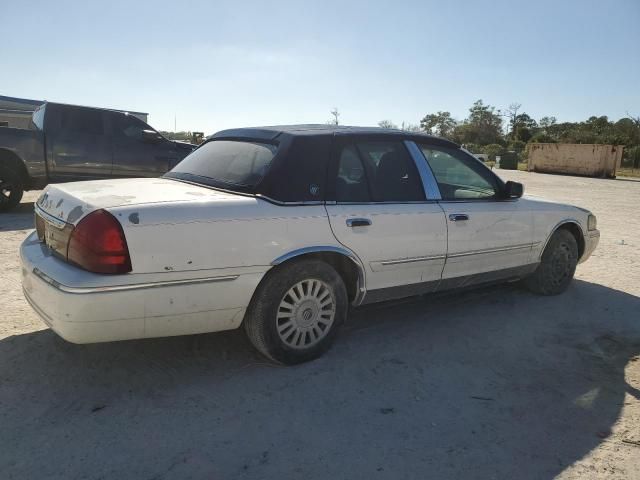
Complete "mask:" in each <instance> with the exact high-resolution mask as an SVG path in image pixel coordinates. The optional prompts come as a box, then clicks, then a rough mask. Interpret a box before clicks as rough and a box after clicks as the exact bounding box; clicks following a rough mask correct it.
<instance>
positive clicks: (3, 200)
mask: <svg viewBox="0 0 640 480" xmlns="http://www.w3.org/2000/svg"><path fill="white" fill-rule="evenodd" d="M23 193H24V185H23V182H22V178H21V177H20V174H19V173H18V172H16V171H15V170H13V169H12V168H9V167H7V166H5V165H0V212H7V211H9V210H11V209H12V208H14V207H15V206H16V205H18V204H19V203H20V200H21V199H22V194H23Z"/></svg>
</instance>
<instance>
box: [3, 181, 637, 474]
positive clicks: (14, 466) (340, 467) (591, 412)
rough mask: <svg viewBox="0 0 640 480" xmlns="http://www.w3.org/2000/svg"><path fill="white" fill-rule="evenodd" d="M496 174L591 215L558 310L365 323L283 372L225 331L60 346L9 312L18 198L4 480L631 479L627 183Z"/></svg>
mask: <svg viewBox="0 0 640 480" xmlns="http://www.w3.org/2000/svg"><path fill="white" fill-rule="evenodd" d="M498 172H499V173H500V174H501V175H502V176H503V178H506V179H513V180H517V181H521V182H523V183H524V184H525V189H526V191H527V192H528V193H532V194H535V195H540V196H545V197H548V198H552V199H556V200H560V201H567V202H571V203H574V204H577V205H580V206H582V207H585V208H589V209H591V210H592V211H593V212H594V213H595V214H596V215H597V217H598V222H599V228H600V230H601V232H602V237H601V241H600V245H599V247H598V249H597V250H596V252H595V254H594V256H593V257H592V258H591V259H590V260H589V261H588V262H587V263H586V264H584V265H581V266H579V267H578V272H577V278H576V280H575V282H574V283H573V284H572V286H571V287H570V289H569V291H568V292H566V293H565V294H563V295H561V296H558V297H551V298H543V297H537V296H534V295H532V294H530V293H528V292H526V291H523V290H521V289H519V288H518V287H517V286H514V285H506V286H497V287H490V288H484V289H481V290H476V291H472V292H468V293H464V294H462V295H461V294H456V295H449V296H446V295H441V296H436V297H433V296H432V297H428V298H417V299H410V300H406V301H402V302H395V303H390V304H384V305H378V306H372V307H366V308H362V309H359V310H356V311H355V312H354V313H353V315H352V317H351V319H350V321H349V322H348V323H347V325H346V326H345V328H344V330H343V331H342V334H341V336H340V338H339V339H338V342H337V343H336V345H335V347H334V348H333V349H332V350H331V351H330V352H329V353H328V354H327V355H326V356H324V357H323V358H321V359H319V360H317V361H315V362H312V363H309V364H305V365H301V366H298V367H293V368H291V367H290V368H285V367H275V366H272V365H270V364H269V363H267V362H265V361H264V360H263V359H262V358H261V357H260V356H258V355H257V354H256V353H254V351H253V350H252V349H251V348H250V346H249V345H248V343H247V342H246V341H245V339H244V337H243V335H242V334H241V332H239V331H234V332H228V333H223V334H209V335H198V336H191V337H177V338H168V339H157V340H143V341H131V342H120V343H112V344H101V345H86V346H78V345H71V344H68V343H66V342H64V341H63V340H61V339H60V338H58V337H57V336H56V335H55V334H53V333H52V332H51V331H50V330H48V329H46V328H45V327H44V325H43V324H42V323H41V322H40V321H39V320H38V318H37V317H36V315H35V314H34V313H33V312H32V311H31V309H30V308H29V306H28V305H27V303H26V302H25V301H24V299H23V297H22V292H21V287H20V279H19V269H20V266H19V261H18V245H19V243H20V242H21V241H22V239H23V238H24V237H25V236H26V234H27V232H28V231H29V230H30V229H31V228H32V210H33V205H32V203H30V202H29V200H31V201H33V199H34V198H35V197H36V193H31V194H29V195H27V196H26V197H25V200H24V201H23V204H22V205H21V206H20V208H19V210H18V211H17V213H12V214H8V215H2V216H0V261H1V263H2V264H3V265H4V268H5V270H4V273H3V274H2V276H1V279H2V282H1V285H2V289H1V292H0V295H1V296H0V302H1V305H2V312H3V317H2V322H0V478H6V479H10V478H15V479H27V478H37V479H41V478H49V479H52V478H65V479H71V478H83V479H97V478H136V479H173V478H180V479H182V478H220V479H230V478H241V479H242V478H260V479H265V478H274V479H282V478H305V479H327V478H332V479H340V478H345V479H353V478H371V479H378V478H380V479H403V478H407V479H409V478H439V479H442V478H497V479H502V478H531V479H540V478H552V477H556V476H558V477H560V478H566V479H571V478H620V479H622V478H625V479H627V478H638V479H640V213H638V207H639V206H640V182H637V181H631V180H623V179H618V180H600V179H589V178H576V177H566V176H552V175H541V174H534V173H526V172H507V171H498Z"/></svg>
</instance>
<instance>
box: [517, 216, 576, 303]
mask: <svg viewBox="0 0 640 480" xmlns="http://www.w3.org/2000/svg"><path fill="white" fill-rule="evenodd" d="M577 264H578V243H577V242H576V239H575V237H574V236H573V235H572V234H571V232H569V231H567V230H564V229H561V230H558V231H556V232H555V233H554V234H553V236H552V237H551V239H550V240H549V242H548V243H547V246H546V248H545V249H544V252H542V258H541V260H540V265H538V268H537V269H536V271H535V272H533V274H532V275H531V276H530V277H528V278H526V279H525V280H524V284H525V286H526V287H527V288H529V290H531V291H532V292H535V293H537V294H539V295H558V294H559V293H562V292H564V291H565V290H566V289H567V287H568V286H569V283H571V280H572V279H573V275H574V273H575V271H576V265H577Z"/></svg>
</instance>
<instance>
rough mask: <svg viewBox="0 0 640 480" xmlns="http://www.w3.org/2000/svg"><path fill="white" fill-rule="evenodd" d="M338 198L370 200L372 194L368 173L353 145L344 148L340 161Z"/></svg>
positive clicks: (351, 200) (356, 200)
mask: <svg viewBox="0 0 640 480" xmlns="http://www.w3.org/2000/svg"><path fill="white" fill-rule="evenodd" d="M336 200H337V201H338V202H361V203H363V202H370V201H371V194H370V193H369V185H368V182H367V175H366V172H365V170H364V166H363V165H362V161H361V160H360V157H359V156H358V152H357V151H356V149H355V147H354V146H353V145H349V146H347V147H345V148H343V149H342V152H341V153H340V161H339V163H338V178H337V180H336Z"/></svg>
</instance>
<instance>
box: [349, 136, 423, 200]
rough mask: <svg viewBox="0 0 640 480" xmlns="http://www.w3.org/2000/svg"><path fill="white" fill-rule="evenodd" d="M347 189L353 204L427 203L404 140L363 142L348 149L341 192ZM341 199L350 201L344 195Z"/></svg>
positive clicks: (357, 142) (358, 142) (356, 143)
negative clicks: (365, 202)
mask: <svg viewBox="0 0 640 480" xmlns="http://www.w3.org/2000/svg"><path fill="white" fill-rule="evenodd" d="M345 185H346V186H345ZM365 186H366V187H367V188H366V189H365V188H364V187H365ZM345 189H348V195H347V196H348V197H349V198H352V199H351V200H348V201H352V202H363V201H371V202H398V203H402V202H419V201H424V200H425V195H424V189H423V188H422V182H421V180H420V176H419V173H418V170H417V168H416V166H415V164H414V162H413V159H412V158H411V156H410V155H409V152H408V151H407V149H406V148H405V146H404V144H403V143H402V141H378V140H362V141H356V142H355V144H354V145H353V146H348V147H345V148H344V149H343V151H342V153H341V155H340V165H339V168H338V185H337V191H338V192H340V191H341V190H342V192H345ZM343 196H344V195H343ZM337 200H338V201H347V200H344V199H341V195H340V194H338V195H337Z"/></svg>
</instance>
